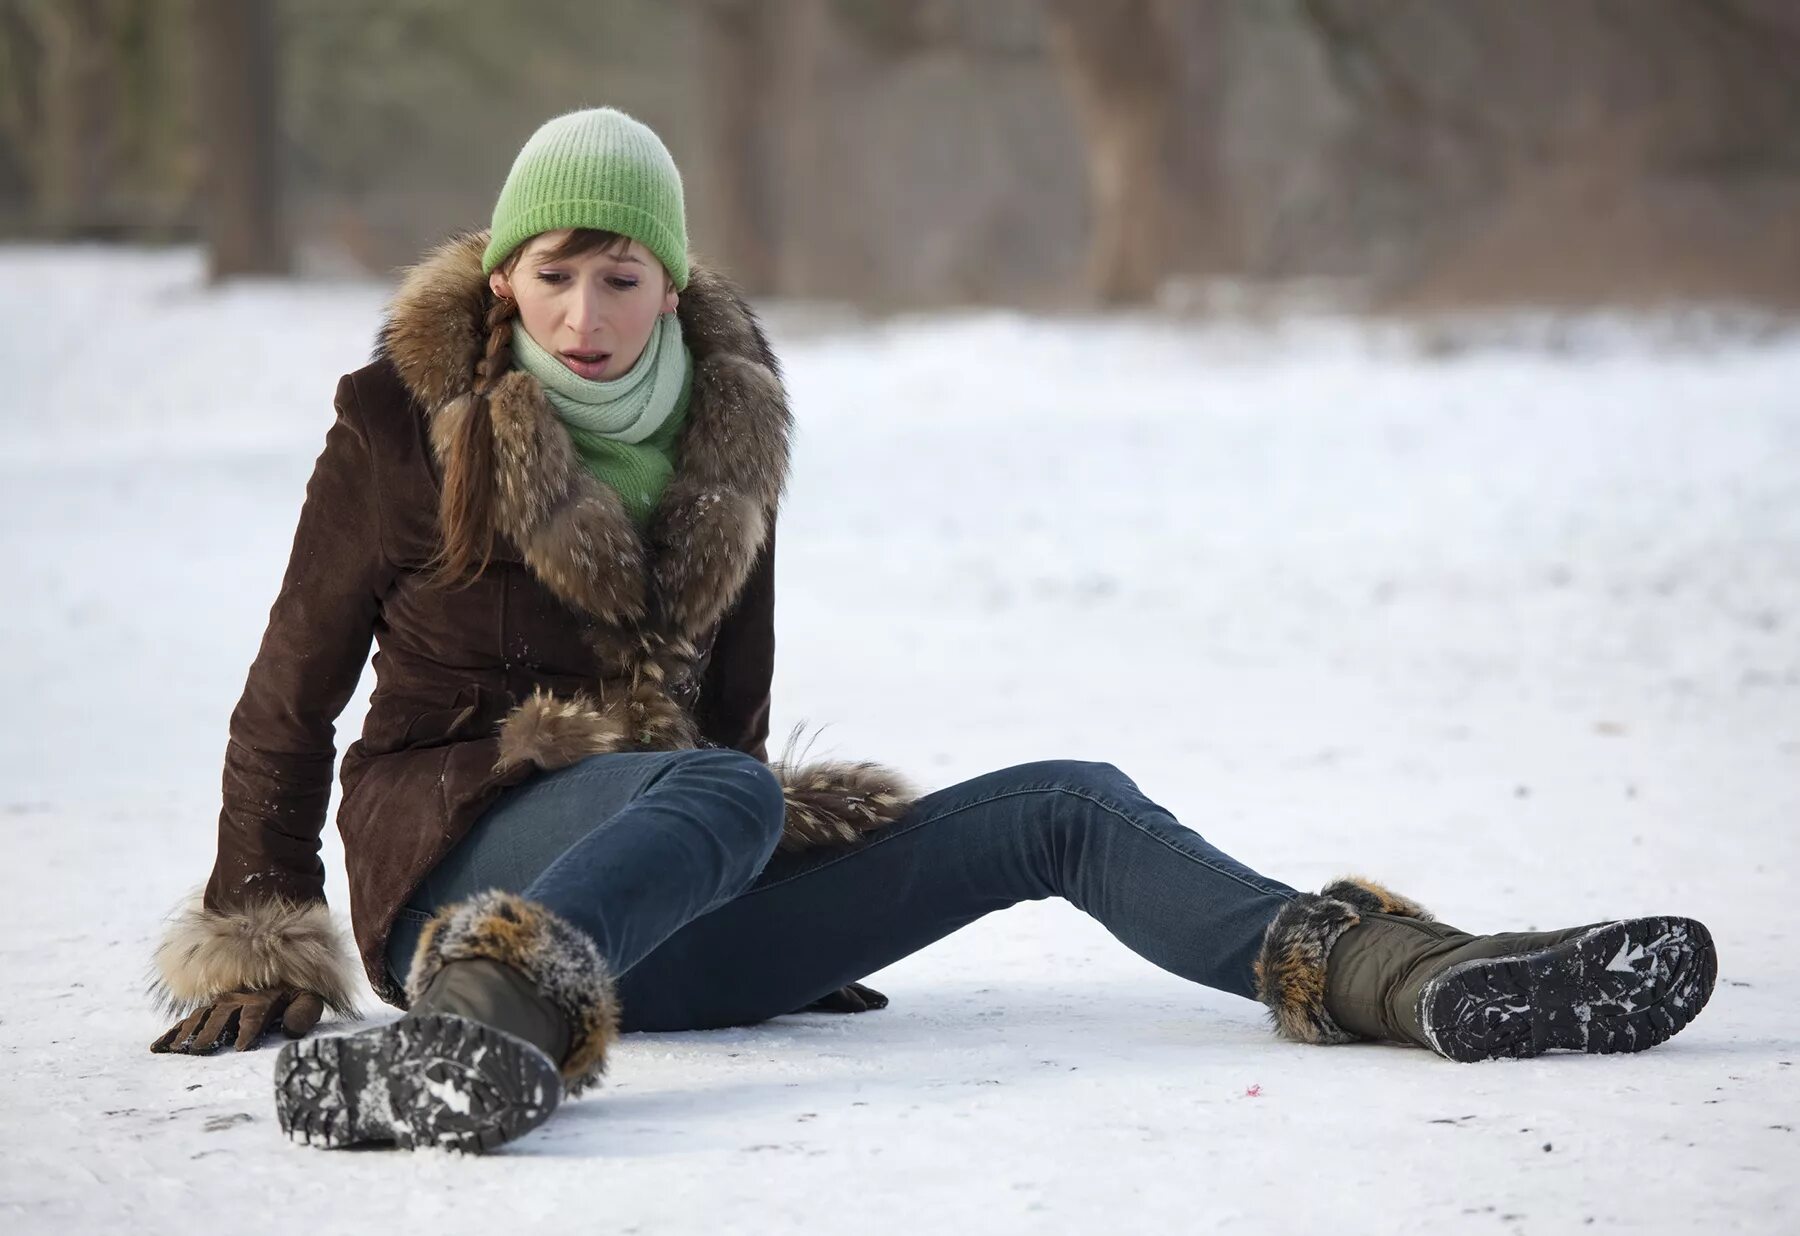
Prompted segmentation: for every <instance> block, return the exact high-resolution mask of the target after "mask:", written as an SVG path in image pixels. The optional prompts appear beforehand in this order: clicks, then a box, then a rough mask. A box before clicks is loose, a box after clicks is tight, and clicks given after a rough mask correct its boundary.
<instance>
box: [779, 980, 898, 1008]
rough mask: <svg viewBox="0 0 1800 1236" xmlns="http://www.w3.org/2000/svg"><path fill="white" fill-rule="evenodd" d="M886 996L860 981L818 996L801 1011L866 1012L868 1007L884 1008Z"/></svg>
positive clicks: (886, 1000)
mask: <svg viewBox="0 0 1800 1236" xmlns="http://www.w3.org/2000/svg"><path fill="white" fill-rule="evenodd" d="M887 1002H888V998H887V997H886V996H884V995H882V994H881V993H880V992H878V991H876V990H875V989H874V988H873V987H869V986H865V985H864V984H862V983H852V984H850V985H849V986H848V987H840V988H838V989H837V990H836V991H834V992H832V993H831V994H830V995H828V996H820V997H819V998H818V999H817V1000H814V1001H813V1002H812V1003H811V1004H809V1005H807V1006H806V1007H805V1008H803V1009H801V1010H800V1011H801V1012H802V1013H866V1012H868V1011H869V1010H870V1009H884V1008H886V1007H887Z"/></svg>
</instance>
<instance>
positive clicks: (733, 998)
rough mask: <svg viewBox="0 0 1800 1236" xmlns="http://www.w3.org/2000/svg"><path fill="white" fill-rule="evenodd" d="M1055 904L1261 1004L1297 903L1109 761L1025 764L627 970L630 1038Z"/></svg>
mask: <svg viewBox="0 0 1800 1236" xmlns="http://www.w3.org/2000/svg"><path fill="white" fill-rule="evenodd" d="M1050 896H1061V897H1064V898H1067V899H1068V900H1069V901H1070V902H1072V903H1073V904H1074V905H1076V906H1079V907H1080V908H1081V909H1082V910H1085V911H1086V912H1087V913H1088V914H1091V915H1092V916H1093V917H1094V918H1095V919H1097V920H1099V922H1100V923H1102V924H1103V925H1104V926H1105V927H1106V928H1107V930H1109V931H1111V932H1112V933H1113V935H1115V936H1117V937H1118V938H1119V939H1120V940H1121V941H1123V942H1124V943H1125V944H1126V945H1127V946H1128V947H1130V948H1131V949H1132V950H1133V951H1134V952H1136V953H1138V954H1139V955H1140V956H1142V957H1145V958H1146V959H1148V960H1149V961H1152V962H1154V963H1155V964H1156V965H1158V966H1161V967H1162V968H1163V969H1165V970H1168V971H1170V972H1171V973H1174V974H1178V975H1180V976H1181V977H1183V978H1187V979H1192V980H1193V981H1194V982H1197V983H1204V984H1206V985H1207V986H1210V987H1216V988H1219V989H1220V990H1223V991H1229V992H1234V993H1236V994H1238V995H1242V996H1252V995H1253V994H1254V982H1255V980H1254V976H1253V972H1252V966H1253V963H1254V961H1255V958H1256V955H1257V950H1258V948H1259V947H1260V946H1261V944H1262V941H1263V935H1264V933H1265V931H1266V930H1267V928H1268V926H1269V923H1270V922H1271V921H1272V920H1273V919H1274V918H1275V915H1276V913H1277V912H1278V911H1279V910H1280V909H1281V908H1282V907H1283V906H1285V905H1286V904H1288V901H1289V900H1290V899H1291V898H1293V897H1294V896H1296V894H1295V892H1294V890H1293V889H1291V888H1289V887H1288V886H1287V885H1285V884H1282V883H1280V882H1279V881H1276V880H1272V879H1270V878H1268V877H1267V876H1264V875H1260V874H1258V873H1257V872H1255V871H1252V870H1251V869H1250V868H1248V867H1246V866H1244V865H1243V864H1242V863H1240V862H1238V861H1237V860H1236V859H1233V858H1231V857H1230V856H1229V855H1227V854H1225V853H1223V852H1221V851H1220V850H1218V849H1217V848H1216V847H1214V846H1212V845H1211V844H1209V843H1208V842H1207V841H1206V840H1205V839H1204V838H1203V837H1201V836H1200V835H1199V834H1198V833H1196V832H1194V831H1193V830H1192V829H1190V828H1188V827H1186V826H1185V825H1183V824H1181V823H1180V822H1179V821H1177V820H1176V819H1175V818H1174V817H1173V816H1172V815H1170V814H1169V812H1168V811H1167V810H1165V809H1164V808H1162V807H1160V806H1158V805H1157V804H1156V803H1154V802H1152V801H1151V800H1150V799H1149V798H1148V797H1146V796H1145V795H1144V793H1143V791H1142V790H1140V789H1139V788H1138V787H1137V785H1136V783H1134V782H1133V781H1132V780H1131V778H1129V777H1128V776H1126V775H1125V774H1124V773H1123V772H1121V771H1119V770H1118V769H1117V768H1115V767H1113V766H1112V765H1110V764H1102V763H1089V762H1082V761H1073V760H1045V761H1038V762H1034V763H1028V764H1020V765H1016V766H1014V767H1011V768H1005V769H1001V770H999V771H996V772H991V773H987V774H984V775H982V776H979V777H975V778H973V779H971V780H968V781H964V782H961V783H960V784H957V785H953V786H950V787H948V788H946V789H942V790H938V791H936V792H934V793H931V794H927V795H925V796H924V797H923V798H921V799H920V800H919V801H918V802H917V803H916V804H914V806H913V808H912V810H911V811H909V812H908V814H907V815H905V816H903V817H902V818H901V819H899V820H897V821H895V822H894V823H893V824H890V825H888V826H887V827H885V828H883V829H881V830H879V831H878V832H874V833H871V834H869V835H868V836H867V837H865V838H864V839H862V840H860V841H858V842H857V843H855V844H854V845H852V846H849V847H843V848H832V849H826V850H809V851H801V852H799V853H781V854H777V855H776V856H775V857H774V858H773V859H772V860H771V861H770V862H769V863H768V865H767V867H766V868H765V869H764V870H763V872H762V874H761V875H759V876H758V877H757V878H756V880H755V881H754V883H752V884H751V885H750V886H749V887H748V888H746V889H745V890H743V891H742V892H741V893H740V894H739V895H738V896H736V897H734V898H731V899H730V900H727V901H725V902H724V903H723V904H721V905H719V906H717V907H716V908H714V909H712V910H710V911H709V912H707V913H704V914H702V915H700V916H699V917H697V918H695V919H694V920H693V921H692V922H689V923H688V924H687V925H686V926H684V927H682V928H680V929H679V930H677V931H676V932H674V934H673V935H671V936H669V937H668V938H667V939H666V940H664V941H663V942H662V943H661V944H660V945H659V946H658V947H656V948H654V949H653V950H651V951H650V952H649V953H648V955H646V956H644V957H643V958H642V960H640V961H638V962H637V963H636V964H635V965H633V966H632V967H631V968H630V969H629V970H627V971H626V973H625V974H624V976H623V978H622V979H621V980H620V985H619V995H620V1004H621V1009H622V1020H621V1028H622V1029H624V1030H682V1029H698V1028H706V1027H716V1026H727V1025H739V1024H744V1023H748V1022H755V1021H761V1020H764V1019H766V1018H769V1017H772V1016H775V1015H777V1014H780V1013H785V1012H789V1011H791V1010H793V1009H797V1008H800V1007H801V1006H803V1005H805V1004H807V1003H808V1002H810V1001H812V1000H815V999H817V998H818V997H820V996H822V995H824V994H826V993H828V992H830V991H833V990H835V989H837V988H838V987H841V986H842V985H843V984H845V983H848V982H851V981H852V980H855V979H858V978H861V977H863V976H864V975H866V974H869V973H871V972H872V971H874V970H878V969H880V968H881V967H882V966H885V965H888V964H889V963H891V962H894V961H897V960H899V959H900V958H902V957H905V956H907V955H908V954H909V953H912V952H915V951H917V950H918V949H920V948H923V947H924V946H926V945H927V944H930V943H931V942H933V941H934V940H938V939H941V938H943V937H944V936H947V935H949V934H950V933H951V932H954V931H956V930H957V929H958V928H961V927H963V926H966V925H967V924H969V923H972V922H974V921H975V920H976V919H978V918H981V917H982V916H983V915H986V914H989V913H992V912H993V911H995V910H998V909H1002V908H1004V907H1006V906H1010V905H1013V904H1015V903H1017V902H1020V901H1027V900H1038V899H1042V898H1045V897H1050Z"/></svg>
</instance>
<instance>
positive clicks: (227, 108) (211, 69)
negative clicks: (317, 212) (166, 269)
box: [193, 0, 292, 280]
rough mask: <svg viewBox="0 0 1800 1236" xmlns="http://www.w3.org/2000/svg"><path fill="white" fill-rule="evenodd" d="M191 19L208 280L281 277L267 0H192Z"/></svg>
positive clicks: (283, 245) (285, 263) (282, 240)
mask: <svg viewBox="0 0 1800 1236" xmlns="http://www.w3.org/2000/svg"><path fill="white" fill-rule="evenodd" d="M193 19H194V34H195V41H196V45H197V46H196V51H197V56H196V65H195V67H196V70H197V72H198V77H199V80H198V83H197V87H198V88H197V91H196V97H197V99H198V103H199V128H200V144H201V150H202V162H203V165H204V166H203V171H202V174H201V183H202V185H203V189H202V193H203V196H204V201H203V202H202V203H201V214H202V220H203V224H202V225H203V228H204V231H205V236H206V243H207V251H208V273H209V276H210V277H211V278H212V279H215V280H217V279H223V278H226V277H227V276H230V275H246V274H274V275H280V274H287V273H288V272H289V270H290V269H291V266H292V262H291V259H290V255H289V252H288V241H287V236H286V232H285V229H284V228H283V226H282V221H281V196H280V173H279V168H280V148H279V141H280V125H279V122H278V117H277V114H276V99H277V92H276V86H275V70H276V55H275V20H274V12H273V4H272V0H194V9H193Z"/></svg>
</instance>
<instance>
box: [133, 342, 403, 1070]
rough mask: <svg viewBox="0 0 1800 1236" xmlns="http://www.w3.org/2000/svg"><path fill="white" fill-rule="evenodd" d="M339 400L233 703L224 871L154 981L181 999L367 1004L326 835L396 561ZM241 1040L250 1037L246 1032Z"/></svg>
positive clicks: (174, 933) (172, 1007)
mask: <svg viewBox="0 0 1800 1236" xmlns="http://www.w3.org/2000/svg"><path fill="white" fill-rule="evenodd" d="M335 403H336V408H337V420H336V422H335V423H334V424H333V425H332V427H331V429H330V430H329V431H328V432H327V434H326V436H325V446H324V449H323V451H322V452H321V453H320V454H319V457H318V460H317V462H316V463H315V464H314V466H313V472H312V477H311V479H309V480H308V481H307V485H306V498H305V502H304V504H303V505H302V508H301V511H300V519H299V523H298V526H297V527H296V528H295V531H294V541H293V547H292V550H291V551H290V553H289V557H288V564H287V571H286V573H285V575H284V576H283V578H282V581H281V587H280V590H279V592H278V593H277V595H276V598H275V603H274V605H273V606H272V607H271V609H270V611H269V623H268V627H267V629H266V630H265V631H264V633H263V638H262V645H261V647H260V649H259V650H258V652H257V654H256V659H255V660H254V661H253V662H252V663H251V666H250V672H249V675H248V677H247V678H246V680H245V683H244V691H243V695H242V696H241V697H240V699H239V700H238V704H237V707H236V708H235V709H234V710H233V711H232V714H231V723H230V737H229V740H228V742H227V743H226V747H225V769H224V778H223V786H222V789H223V796H222V805H221V809H220V812H219V835H218V853H217V857H216V859H215V861H214V864H213V870H212V874H211V877H210V878H209V879H208V881H207V883H206V886H205V888H204V890H202V891H201V892H200V893H198V894H197V895H194V896H192V897H190V899H189V900H188V901H187V902H186V904H184V905H183V906H182V907H181V908H180V909H179V910H178V911H177V913H176V915H175V916H174V918H173V921H172V922H171V925H170V926H169V928H168V931H167V932H166V934H165V935H164V938H163V941H162V943H161V945H160V946H159V947H158V948H157V950H156V959H155V970H156V975H155V978H154V980H153V983H152V994H153V995H154V996H155V997H156V998H157V1000H158V1002H159V1004H160V1005H161V1006H162V1008H163V1009H164V1011H165V1012H166V1013H169V1014H174V1015H185V1014H191V1013H195V1012H196V1011H199V1012H205V1010H206V1009H207V1007H208V1006H210V1005H212V1004H214V1003H215V1002H218V1001H219V998H220V997H221V996H223V995H226V994H227V993H233V992H243V991H249V990H268V989H289V990H296V991H309V992H312V993H314V994H316V995H317V996H318V997H319V998H320V1000H321V1001H322V1002H323V1003H324V1004H325V1005H326V1006H328V1007H330V1008H332V1009H334V1010H336V1011H338V1012H340V1013H346V1014H349V1013H354V1012H355V1001H354V998H353V995H352V993H353V991H354V989H355V983H356V976H357V973H358V966H357V964H356V957H355V952H354V950H353V949H352V948H350V947H349V946H348V944H347V943H346V941H345V939H344V937H343V935H342V934H341V933H340V931H339V930H338V928H337V927H336V925H335V924H334V923H333V921H332V918H331V914H330V911H329V909H328V908H327V907H326V904H325V869H324V865H323V864H322V863H321V862H320V861H319V834H320V832H321V831H322V830H323V828H324V825H325V813H326V808H327V805H328V803H329V802H330V798H331V781H332V772H333V767H334V765H335V762H336V754H337V753H336V748H335V745H334V742H333V738H334V735H335V729H336V721H337V717H338V714H339V713H341V712H342V711H343V709H344V705H345V704H346V703H347V702H348V701H349V699H350V694H351V692H353V691H354V690H355V689H356V683H357V680H358V679H359V678H360V677H361V675H362V669H363V664H364V663H365V662H366V661H367V659H368V655H369V645H370V642H371V640H372V639H373V635H374V628H375V619H376V616H377V613H378V612H379V609H380V604H381V598H382V596H383V594H384V593H385V592H386V591H387V588H388V586H389V584H390V583H391V581H392V579H393V578H394V574H395V571H394V568H393V566H392V565H391V563H390V562H389V560H388V556H387V554H386V553H385V552H384V551H383V545H382V537H381V521H380V502H379V494H378V492H377V489H376V483H375V471H374V468H373V465H372V460H371V454H370V450H369V442H368V436H367V433H366V431H365V429H364V427H363V424H362V420H361V413H360V410H359V409H358V406H357V402H356V389H355V383H354V381H353V380H352V379H351V378H350V377H349V376H346V377H345V378H343V379H342V380H341V381H340V382H339V383H338V389H337V396H336V400H335ZM278 1013H279V1010H277V1014H278ZM248 1017H249V1014H248V1013H246V1014H245V1018H246V1020H247V1019H248ZM196 1026H198V1022H197V1021H196ZM248 1028H249V1027H248V1026H245V1027H244V1028H243V1029H245V1030H248ZM225 1029H226V1027H225V1026H224V1025H223V1024H221V1025H220V1027H219V1032H220V1033H223V1032H224V1030H225ZM291 1029H292V1026H291V1025H290V1030H291ZM301 1032H302V1033H304V1030H302V1031H301ZM202 1037H204V1035H203V1036H202ZM168 1038H169V1036H167V1035H165V1036H164V1038H163V1039H159V1040H158V1042H159V1043H162V1044H164V1048H159V1049H158V1050H162V1049H166V1046H167V1044H166V1042H165V1040H168ZM253 1039H254V1036H252V1041H253ZM210 1046H211V1044H208V1045H206V1046H205V1047H202V1048H201V1050H205V1049H207V1048H208V1047H210ZM239 1046H240V1047H243V1046H248V1044H247V1043H244V1042H242V1041H241V1036H240V1043H239ZM176 1050H180V1048H179V1047H177V1048H176Z"/></svg>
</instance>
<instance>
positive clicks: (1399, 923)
mask: <svg viewBox="0 0 1800 1236" xmlns="http://www.w3.org/2000/svg"><path fill="white" fill-rule="evenodd" d="M1717 974H1718V957H1717V954H1716V953H1715V952H1714V950H1713V942H1712V936H1711V935H1710V934H1709V933H1708V932H1707V930H1706V928H1705V927H1704V926H1703V925H1702V924H1700V923H1698V922H1695V921H1694V920H1693V919H1688V918H1673V917H1658V918H1637V919H1625V920H1621V921H1617V922H1606V923H1591V924H1589V925H1587V926H1585V927H1571V928H1567V929H1565V930H1562V931H1542V932H1512V933H1507V934H1502V935H1471V934H1469V933H1468V932H1465V931H1458V930H1457V929H1456V928H1454V927H1450V926H1447V925H1445V924H1443V923H1439V922H1436V921H1435V920H1434V919H1433V918H1432V916H1431V915H1430V914H1429V913H1427V912H1426V911H1425V910H1424V909H1423V908H1422V907H1420V906H1419V905H1418V904H1417V903H1416V902H1412V901H1409V900H1407V899H1406V898H1404V897H1400V896H1397V895H1396V894H1394V893H1391V892H1389V891H1388V890H1387V889H1384V888H1382V887H1381V886H1380V885H1378V884H1375V883H1373V882H1371V881H1368V880H1361V879H1354V878H1353V879H1345V880H1337V881H1334V882H1333V883H1331V884H1328V885H1326V887H1325V889H1324V890H1323V892H1322V893H1321V894H1319V895H1318V896H1314V895H1312V894H1310V893H1302V894H1301V895H1300V896H1299V897H1298V898H1296V899H1295V900H1294V901H1292V902H1290V903H1289V904H1288V905H1287V906H1286V907H1284V908H1283V909H1282V910H1281V912H1280V913H1279V914H1277V915H1276V917H1275V921H1274V922H1273V923H1272V924H1271V925H1270V927H1269V931H1268V933H1267V935H1266V936H1265V937H1264V941H1263V948H1262V953H1261V956H1260V957H1259V958H1258V960H1257V964H1256V975H1257V992H1258V997H1259V998H1260V999H1261V1000H1262V1001H1263V1002H1264V1003H1265V1004H1267V1005H1269V1007H1270V1008H1271V1009H1272V1010H1273V1013H1274V1018H1275V1023H1276V1025H1277V1027H1278V1028H1279V1030H1280V1031H1281V1032H1282V1033H1283V1034H1285V1035H1286V1036H1287V1037H1289V1038H1293V1039H1298V1040H1300V1041H1302V1042H1307V1043H1343V1042H1349V1041H1351V1040H1353V1039H1380V1040H1386V1041H1389V1042H1397V1043H1412V1044H1416V1045H1418V1046H1420V1047H1428V1048H1430V1049H1431V1050H1433V1051H1435V1052H1437V1053H1438V1054H1439V1055H1442V1056H1446V1057H1448V1058H1449V1059H1451V1060H1460V1061H1471V1060H1491V1059H1495V1058H1498V1057H1507V1056H1511V1057H1521V1056H1535V1055H1538V1054H1540V1053H1542V1052H1545V1051H1549V1050H1552V1049H1556V1048H1562V1049H1567V1050H1570V1051H1585V1052H1591V1053H1596V1054H1600V1053H1610V1052H1633V1051H1642V1050H1644V1049H1645V1048H1647V1047H1654V1046H1655V1045H1656V1044H1658V1043H1661V1042H1662V1041H1663V1040H1665V1039H1667V1038H1669V1037H1670V1036H1671V1035H1673V1034H1675V1033H1676V1032H1677V1031H1679V1030H1680V1029H1681V1028H1682V1027H1683V1026H1685V1025H1687V1023H1688V1022H1690V1021H1692V1020H1693V1019H1694V1017H1695V1015H1696V1014H1698V1013H1699V1012H1700V1010H1701V1008H1703V1007H1704V1006H1705V1004H1706V1001H1707V998H1708V997H1709V996H1710V995H1711V994H1712V988H1713V981H1714V979H1715V978H1716V977H1717Z"/></svg>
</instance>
